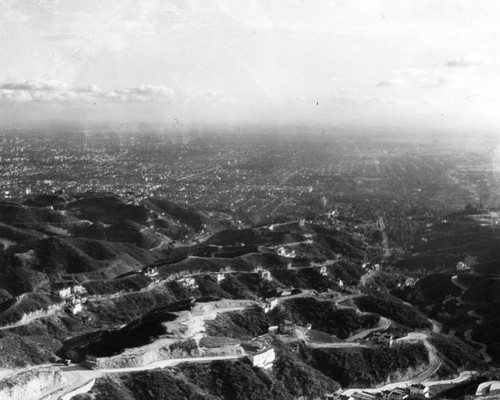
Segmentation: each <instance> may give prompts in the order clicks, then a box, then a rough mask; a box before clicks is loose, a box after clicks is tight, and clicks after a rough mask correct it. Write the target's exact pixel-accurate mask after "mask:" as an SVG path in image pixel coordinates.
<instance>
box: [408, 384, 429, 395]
mask: <svg viewBox="0 0 500 400" xmlns="http://www.w3.org/2000/svg"><path fill="white" fill-rule="evenodd" d="M408 390H409V392H410V394H411V395H419V396H425V397H429V386H425V385H422V384H421V383H417V384H414V385H411V386H409V387H408Z"/></svg>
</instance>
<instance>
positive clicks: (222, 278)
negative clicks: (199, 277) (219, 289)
mask: <svg viewBox="0 0 500 400" xmlns="http://www.w3.org/2000/svg"><path fill="white" fill-rule="evenodd" d="M224 279H226V275H224V274H222V273H220V272H219V273H217V275H215V281H216V282H217V283H218V284H219V283H221V282H222V281H223V280H224Z"/></svg>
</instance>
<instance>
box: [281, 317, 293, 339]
mask: <svg viewBox="0 0 500 400" xmlns="http://www.w3.org/2000/svg"><path fill="white" fill-rule="evenodd" d="M294 329H295V324H294V323H293V322H292V321H289V320H287V319H285V320H283V321H281V322H280V324H279V333H282V334H284V335H291V334H293V331H294Z"/></svg>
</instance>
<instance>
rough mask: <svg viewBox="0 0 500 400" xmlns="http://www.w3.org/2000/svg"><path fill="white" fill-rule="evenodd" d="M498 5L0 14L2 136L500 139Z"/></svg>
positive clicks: (207, 3)
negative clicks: (443, 134)
mask: <svg viewBox="0 0 500 400" xmlns="http://www.w3.org/2000/svg"><path fill="white" fill-rule="evenodd" d="M498 21H500V2H498V1H497V0H411V1H410V0H107V1H97V0H36V1H35V0H0V58H1V62H0V123H1V124H3V125H4V126H5V125H7V126H10V127H16V126H20V125H22V124H24V123H29V122H36V123H37V124H44V123H50V121H53V120H62V121H68V122H69V123H79V124H86V123H88V124H92V123H94V122H96V121H110V122H112V123H113V124H117V125H124V126H126V125H127V124H130V123H132V122H134V121H149V122H151V123H155V124H156V123H157V124H159V125H161V124H165V125H170V124H172V125H176V124H178V125H181V126H190V125H193V124H205V125H210V124H227V125H230V126H233V125H234V126H239V125H245V124H259V125H260V124H263V125H266V124H269V125H276V126H280V125H283V126H287V125H297V126H301V125H312V126H315V125H317V126H330V125H331V126H335V125H353V126H368V127H373V126H382V127H383V126H395V127H401V128H410V127H424V128H427V127H430V128H433V127H439V128H463V127H466V128H471V129H494V130H496V129H500V112H498V110H500V108H499V106H500V44H499V43H500V37H499V34H500V24H499V23H498Z"/></svg>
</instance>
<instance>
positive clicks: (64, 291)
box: [57, 287, 71, 299]
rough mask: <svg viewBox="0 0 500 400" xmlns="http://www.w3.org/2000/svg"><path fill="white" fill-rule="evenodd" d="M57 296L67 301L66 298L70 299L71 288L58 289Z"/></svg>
mask: <svg viewBox="0 0 500 400" xmlns="http://www.w3.org/2000/svg"><path fill="white" fill-rule="evenodd" d="M57 294H58V295H59V297H60V298H61V299H67V298H68V297H71V287H65V288H62V289H59V290H58V291H57Z"/></svg>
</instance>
